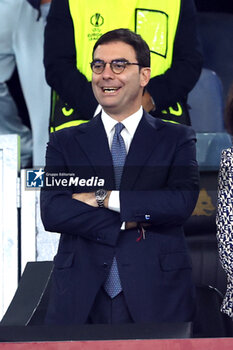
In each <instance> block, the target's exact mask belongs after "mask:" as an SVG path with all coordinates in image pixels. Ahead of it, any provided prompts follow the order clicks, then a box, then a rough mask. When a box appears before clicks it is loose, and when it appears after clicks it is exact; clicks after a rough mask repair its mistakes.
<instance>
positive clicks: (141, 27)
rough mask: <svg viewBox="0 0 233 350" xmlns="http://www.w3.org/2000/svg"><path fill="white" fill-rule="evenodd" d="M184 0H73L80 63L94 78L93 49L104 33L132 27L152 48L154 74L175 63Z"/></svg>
mask: <svg viewBox="0 0 233 350" xmlns="http://www.w3.org/2000/svg"><path fill="white" fill-rule="evenodd" d="M180 3H181V0H127V1H125V0H117V1H111V0H109V1H106V0H99V1H96V0H88V1H83V0H69V7H70V13H71V17H72V20H73V25H74V37H75V46H76V57H77V60H76V64H77V68H78V70H79V71H80V72H81V73H83V74H84V75H85V76H86V78H87V79H88V81H91V75H92V72H91V68H90V62H91V61H92V49H93V46H94V44H95V42H96V41H97V40H98V38H99V37H100V36H101V35H103V34H104V33H106V32H108V31H110V30H113V29H117V28H128V29H131V30H132V31H135V32H136V33H137V34H140V35H141V36H142V38H143V39H144V40H145V41H146V42H147V44H148V45H149V48H150V51H151V70H152V75H151V76H152V77H154V76H156V75H160V74H163V73H164V72H165V71H166V70H167V69H168V68H170V67H171V64H172V57H173V46H174V40H175V35H176V30H177V25H178V20H179V14H180Z"/></svg>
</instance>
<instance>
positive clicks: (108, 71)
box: [102, 63, 115, 79]
mask: <svg viewBox="0 0 233 350" xmlns="http://www.w3.org/2000/svg"><path fill="white" fill-rule="evenodd" d="M102 77H103V79H114V78H115V74H114V72H113V71H112V68H111V66H110V63H106V65H105V67H104V71H103V73H102Z"/></svg>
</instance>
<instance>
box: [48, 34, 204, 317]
mask: <svg viewBox="0 0 233 350" xmlns="http://www.w3.org/2000/svg"><path fill="white" fill-rule="evenodd" d="M91 68H92V71H93V76H92V87H93V91H94V94H95V97H96V99H97V101H98V102H99V104H100V105H101V106H102V112H101V113H100V114H99V115H98V116H97V117H95V118H94V119H93V120H91V121H90V122H89V123H85V124H82V125H80V126H76V127H72V128H68V129H63V130H60V131H58V132H55V133H53V134H51V138H50V142H49V144H48V148H47V156H46V169H45V170H46V184H47V185H45V187H44V189H43V190H42V193H41V215H42V220H43V223H44V226H45V229H46V230H48V231H54V232H60V233H61V237H60V243H59V248H58V252H57V255H56V257H55V259H54V270H53V279H52V281H53V284H52V291H51V297H50V302H49V307H48V313H47V316H46V322H47V323H49V324H80V323H127V322H138V323H146V322H150V323H152V322H184V321H191V320H192V319H193V316H194V312H195V292H194V285H193V281H192V270H191V260H190V256H189V254H188V250H187V246H186V242H185V238H184V232H183V227H182V226H183V224H184V222H185V221H186V220H187V218H188V217H189V216H190V215H191V214H192V211H193V209H194V207H195V204H196V201H197V197H198V169H197V163H196V158H195V134H194V132H193V130H192V129H191V128H190V127H187V126H183V125H174V124H171V123H166V122H163V121H162V120H159V119H156V118H153V117H151V116H150V115H149V114H147V113H146V112H145V111H143V109H142V106H141V104H142V95H143V90H144V88H145V86H146V85H147V83H148V82H149V79H150V52H149V48H148V46H147V44H146V43H145V41H143V40H142V38H141V37H140V36H139V35H137V34H135V33H133V32H131V31H129V30H128V29H117V30H113V31H111V32H108V33H106V34H104V35H103V36H102V37H101V38H100V39H99V40H98V41H97V42H96V44H95V46H94V49H93V61H92V63H91ZM168 93H169V92H168ZM119 123H120V124H119ZM117 129H120V131H119V130H118V133H117ZM122 162H123V163H122ZM122 164H123V165H122ZM122 167H123V172H122ZM64 174H65V175H67V176H68V177H69V176H75V179H76V182H75V179H74V178H73V179H72V180H71V181H70V179H69V178H65V179H63V180H65V181H63V182H61V181H60V180H61V179H59V176H64ZM70 174H71V175H70ZM54 176H55V177H56V176H57V179H56V181H55V184H54V181H53V188H51V186H52V185H51V183H50V184H49V181H50V182H51V178H52V177H54ZM118 181H120V182H119V184H117V182H118ZM69 185H72V186H69ZM112 292H113V293H112Z"/></svg>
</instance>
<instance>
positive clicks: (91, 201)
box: [72, 191, 111, 208]
mask: <svg viewBox="0 0 233 350" xmlns="http://www.w3.org/2000/svg"><path fill="white" fill-rule="evenodd" d="M110 193H111V191H108V194H107V197H106V198H105V200H104V207H105V208H108V200H109V196H110ZM72 198H73V199H77V200H78V201H81V202H83V203H85V204H88V205H91V206H92V207H96V208H97V207H98V203H97V202H96V198H95V192H84V193H73V194H72Z"/></svg>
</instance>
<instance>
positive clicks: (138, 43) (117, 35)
mask: <svg viewBox="0 0 233 350" xmlns="http://www.w3.org/2000/svg"><path fill="white" fill-rule="evenodd" d="M113 41H122V42H124V43H126V44H128V45H130V46H132V47H133V48H134V50H135V53H136V59H137V61H138V63H139V64H140V66H142V67H150V49H149V46H148V45H147V43H146V42H145V40H143V39H142V37H141V36H140V35H138V34H136V33H134V32H132V31H131V30H129V29H125V28H120V29H114V30H111V31H109V32H107V33H105V34H103V35H102V36H101V37H100V38H99V39H98V40H97V41H96V43H95V45H94V48H93V51H92V57H93V56H94V52H95V50H96V48H97V46H99V45H102V44H107V43H110V42H113Z"/></svg>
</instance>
